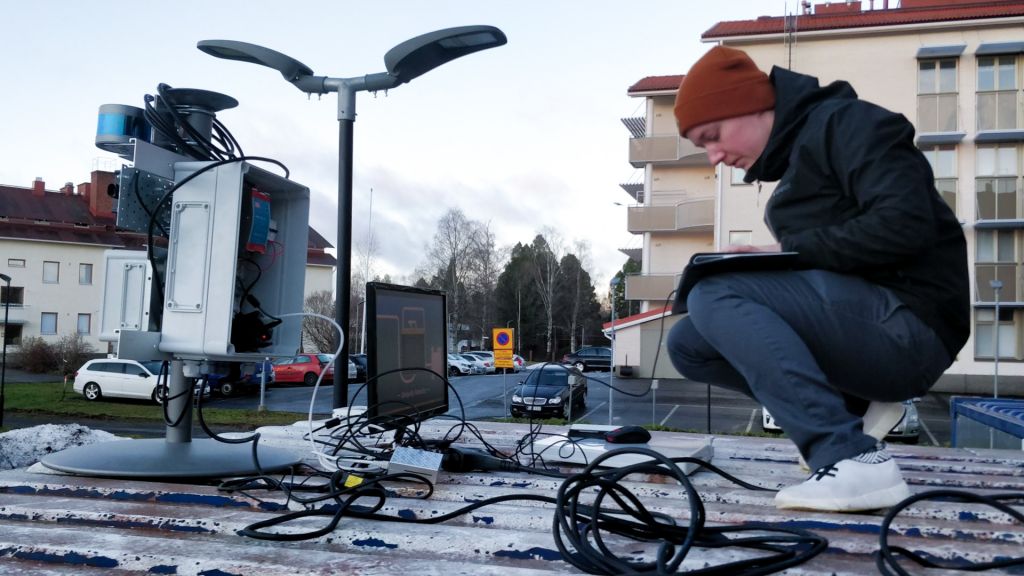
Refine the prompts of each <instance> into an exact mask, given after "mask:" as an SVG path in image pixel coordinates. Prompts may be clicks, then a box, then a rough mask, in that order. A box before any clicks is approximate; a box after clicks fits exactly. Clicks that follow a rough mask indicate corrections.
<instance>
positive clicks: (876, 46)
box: [616, 0, 1024, 393]
mask: <svg viewBox="0 0 1024 576" xmlns="http://www.w3.org/2000/svg"><path fill="white" fill-rule="evenodd" d="M890 4H892V7H890ZM878 5H880V6H878ZM752 16H756V17H754V18H752V19H750V20H742V21H729V22H719V23H718V24H716V25H715V26H713V27H712V28H711V29H709V30H708V31H706V32H705V33H704V34H703V35H702V40H703V41H705V42H707V43H708V47H710V46H711V45H713V44H722V45H727V46H732V47H735V48H739V49H742V50H744V51H746V52H747V53H748V54H749V55H750V56H751V57H752V58H753V59H754V61H755V62H757V64H758V66H759V67H760V68H762V69H763V70H769V69H770V68H771V67H772V66H779V67H783V68H789V69H792V70H794V71H797V72H802V73H805V74H810V75H813V76H817V77H818V78H819V79H820V80H821V82H822V84H827V83H829V82H832V81H834V80H846V81H848V82H850V83H851V84H852V85H853V87H854V88H855V89H856V90H857V92H858V93H859V95H860V96H861V98H863V99H865V100H869V101H872V102H875V103H877V104H880V105H881V106H884V107H886V108H889V109H891V110H894V111H897V112H900V113H902V114H903V115H904V116H906V117H907V118H908V119H910V120H911V122H913V123H914V125H915V127H916V129H917V135H916V141H917V145H918V147H919V148H920V149H921V150H922V151H924V153H925V155H926V156H927V157H928V159H929V160H930V162H931V164H932V168H933V171H934V174H935V184H936V188H937V189H938V190H939V193H940V194H941V195H942V197H943V198H944V199H945V200H946V201H947V202H948V203H949V205H950V206H951V207H952V208H953V209H954V211H955V212H956V214H957V216H958V218H959V219H960V221H961V222H962V223H963V226H964V232H965V234H966V236H967V241H968V249H969V252H970V254H969V256H970V266H971V281H972V295H971V298H972V302H973V306H972V314H973V330H972V334H971V337H970V339H969V340H968V342H967V344H966V346H965V347H964V348H963V350H962V351H961V352H960V354H959V355H958V357H957V359H956V361H955V362H954V364H953V366H952V367H950V369H949V370H948V371H947V374H946V376H945V377H944V378H943V380H942V381H941V382H940V389H945V390H948V391H955V392H961V391H963V392H991V391H992V387H993V383H994V376H995V374H996V372H995V371H996V369H997V366H998V374H999V376H1000V382H1001V383H1004V386H1005V387H1004V388H1002V391H1004V392H1005V393H1009V392H1010V391H1014V390H1015V391H1016V392H1017V393H1024V386H1022V385H1021V382H1024V185H1022V176H1024V96H1022V86H1024V1H1021V0H1003V1H991V0H989V1H983V0H902V1H901V2H896V1H895V0H894V1H892V2H889V1H886V2H870V3H862V2H831V3H824V4H818V5H816V6H811V5H810V3H809V2H805V3H803V8H802V11H801V13H799V14H795V15H782V16H760V15H752ZM682 78H683V76H653V77H647V78H643V79H641V80H640V81H638V82H637V83H635V84H634V85H633V86H631V87H630V88H629V90H628V93H629V95H630V96H633V97H637V98H644V99H645V101H646V113H645V116H644V117H642V118H630V119H625V120H624V123H625V124H626V125H627V127H628V128H629V130H630V135H631V140H630V158H629V160H630V162H631V163H632V164H633V166H636V167H637V168H642V169H643V170H644V178H643V184H642V187H641V186H639V185H624V186H623V187H624V188H625V189H626V190H627V192H628V193H630V194H631V195H632V196H633V197H634V199H635V200H636V201H637V205H636V206H634V207H632V208H631V209H630V220H629V229H630V232H632V233H634V234H642V235H643V243H642V255H641V262H642V273H641V274H639V275H636V276H632V277H628V278H627V281H626V298H628V299H632V300H640V301H642V306H641V309H642V310H643V312H642V313H641V314H640V315H639V316H637V317H630V318H625V319H623V320H622V321H621V322H617V323H616V330H617V331H618V332H619V336H618V340H617V342H618V346H617V350H616V356H617V358H616V361H617V362H618V363H625V364H631V365H635V366H636V368H635V370H634V372H635V373H637V374H638V375H641V376H650V375H651V374H652V368H653V360H654V358H655V355H656V353H657V352H658V349H657V342H658V340H657V339H656V336H657V335H658V334H660V332H661V331H662V329H666V330H667V329H668V327H669V326H671V324H672V323H673V321H674V319H673V318H671V317H668V318H664V319H662V316H663V315H664V312H663V308H664V306H665V301H664V300H665V297H666V295H667V294H668V293H669V291H670V290H671V289H672V288H673V287H674V286H675V285H676V283H677V281H678V274H679V272H680V270H681V267H682V266H683V265H684V264H685V262H686V261H687V260H688V258H689V256H690V255H691V254H692V253H694V252H697V251H701V250H715V249H719V248H721V247H723V246H726V245H728V244H741V243H751V244H767V243H771V242H773V239H772V237H771V235H770V233H769V232H768V229H767V227H766V226H765V225H764V222H763V202H764V201H765V199H767V197H768V196H769V195H770V194H771V192H772V189H773V188H774V183H767V182H766V183H763V184H758V183H754V184H744V183H743V173H742V170H740V169H733V168H729V167H725V166H720V167H716V168H711V167H708V166H707V159H706V157H705V156H704V155H703V154H702V153H701V152H700V151H699V150H697V149H694V148H692V147H690V145H689V143H688V142H687V141H686V140H684V139H682V138H679V137H678V135H677V134H676V131H675V124H674V118H673V116H672V104H673V100H674V95H675V89H676V88H677V87H678V86H679V83H680V82H681V81H682ZM993 281H997V282H993ZM996 287H998V293H997V290H996ZM662 323H664V326H662ZM997 347H998V358H997ZM626 354H629V357H630V358H629V359H628V360H627V358H626ZM664 354H665V353H664V349H663V344H662V349H661V352H660V358H659V359H658V365H657V368H656V372H654V374H655V375H657V376H661V377H671V376H673V375H675V376H678V375H677V374H675V372H674V370H672V369H671V366H670V364H669V362H668V359H667V358H666V357H665V355H664ZM633 359H635V361H634V360H633Z"/></svg>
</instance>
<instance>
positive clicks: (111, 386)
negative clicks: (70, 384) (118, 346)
mask: <svg viewBox="0 0 1024 576" xmlns="http://www.w3.org/2000/svg"><path fill="white" fill-rule="evenodd" d="M158 374H160V362H136V361H135V360H121V359H118V358H100V359H97V360H89V361H88V362H86V363H85V364H83V365H82V367H81V368H79V369H78V371H77V372H75V384H74V390H75V392H78V393H79V394H81V395H83V396H85V399H86V400H100V399H102V398H103V397H110V398H143V399H144V398H149V399H150V400H152V401H154V402H158V403H159V400H160V399H159V398H158V397H157V393H156V384H157V379H158V378H157V376H158Z"/></svg>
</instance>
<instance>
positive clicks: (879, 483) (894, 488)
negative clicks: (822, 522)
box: [775, 443, 910, 512]
mask: <svg viewBox="0 0 1024 576" xmlns="http://www.w3.org/2000/svg"><path fill="white" fill-rule="evenodd" d="M909 496H910V488H908V487H907V483H906V482H904V481H903V474H901V473H900V469H899V466H897V465H896V461H895V460H893V459H892V456H890V455H889V452H888V451H886V450H885V444H884V443H879V445H878V446H876V447H875V448H874V449H872V450H869V451H867V452H864V453H862V454H859V455H857V456H854V457H853V458H847V459H846V460H840V461H839V462H836V463H835V464H833V465H831V466H825V467H823V468H819V469H818V470H817V471H816V472H814V473H813V474H811V477H810V478H808V479H807V480H805V481H804V482H801V483H800V484H796V485H794V486H787V487H786V488H783V489H782V490H779V492H778V493H777V494H776V495H775V507H776V508H782V509H796V510H823V511H827V512H856V511H859V510H877V509H879V508H889V507H891V506H894V505H896V504H898V503H899V502H900V501H902V500H904V499H905V498H908V497H909Z"/></svg>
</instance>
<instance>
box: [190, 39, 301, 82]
mask: <svg viewBox="0 0 1024 576" xmlns="http://www.w3.org/2000/svg"><path fill="white" fill-rule="evenodd" d="M196 48H199V49H200V50H202V51H203V52H206V53H207V54H209V55H210V56H216V57H217V58H223V59H225V60H240V61H242V62H250V63H252V64H259V65H261V66H266V67H268V68H273V69H274V70H277V71H278V72H280V73H281V76H284V79H285V80H287V81H289V82H295V81H296V80H298V79H300V78H302V77H303V76H312V75H313V69H312V68H310V67H309V66H306V65H305V64H303V63H302V62H299V61H298V60H296V59H294V58H292V57H291V56H287V55H285V54H281V53H280V52H277V51H275V50H271V49H270V48H264V47H263V46H257V45H256V44H249V43H248V42H238V41H235V40H200V41H199V43H198V44H196Z"/></svg>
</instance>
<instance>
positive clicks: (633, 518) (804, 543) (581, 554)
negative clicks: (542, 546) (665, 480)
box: [552, 448, 828, 576]
mask: <svg viewBox="0 0 1024 576" xmlns="http://www.w3.org/2000/svg"><path fill="white" fill-rule="evenodd" d="M624 453H630V454H640V455H642V456H646V457H649V458H650V460H648V461H646V462H642V463H639V464H634V465H631V466H624V467H620V468H614V469H610V470H606V471H597V467H599V466H601V463H602V462H603V461H604V460H606V459H608V458H613V457H615V456H619V455H621V454H624ZM675 461H695V460H694V459H670V458H666V457H665V456H664V455H662V454H660V453H658V452H655V451H653V450H648V449H646V448H624V449H620V450H612V451H610V452H607V453H605V454H602V455H601V456H599V457H597V458H595V459H594V461H593V462H591V464H590V465H589V466H587V467H586V469H584V470H583V472H581V473H579V474H577V475H575V476H572V477H570V478H569V479H568V480H566V481H565V482H564V483H563V484H562V485H561V486H560V487H559V489H558V496H557V498H556V499H557V509H556V511H555V517H554V519H553V523H552V524H553V526H552V529H553V532H554V536H555V544H556V546H557V547H558V550H559V551H560V552H561V553H562V556H563V557H564V558H565V560H566V561H567V562H569V563H570V564H572V565H573V566H575V567H577V568H579V569H581V570H585V571H586V572H589V573H591V574H674V573H675V572H676V571H677V570H678V569H679V566H680V564H682V562H683V561H684V560H685V559H686V557H687V555H688V554H689V553H690V551H691V550H692V549H693V548H694V547H697V548H725V547H741V548H746V549H750V550H755V551H758V552H767V553H768V554H765V555H758V556H756V557H753V558H748V559H744V560H736V561H732V562H728V563H725V564H719V565H713V566H707V567H705V568H702V569H699V570H691V571H688V572H687V573H689V574H715V575H722V576H740V575H743V576H747V575H759V574H771V573H773V572H778V571H780V570H784V569H786V568H790V567H792V566H796V565H798V564H802V563H804V562H806V561H808V560H810V559H811V558H813V557H815V556H817V555H818V554H820V553H821V552H822V551H824V550H825V548H826V547H827V546H828V540H826V539H825V538H824V537H822V536H819V535H816V534H813V533H810V532H806V531H803V530H798V529H792V528H778V527H772V526H768V525H762V524H748V525H745V526H726V527H709V526H706V525H705V511H704V504H703V502H702V501H701V499H700V496H699V494H698V493H697V491H696V489H695V488H694V487H693V484H692V483H691V482H690V480H689V478H688V477H687V476H686V474H685V473H683V471H682V470H680V469H679V467H678V466H677V465H676V463H675ZM696 462H698V463H701V464H702V465H705V464H704V463H702V462H700V461H696ZM705 467H708V468H709V469H710V468H711V467H710V466H709V465H705ZM637 473H643V474H656V475H665V476H669V477H671V478H674V479H675V480H676V481H677V482H678V483H679V484H680V485H682V487H683V489H684V490H685V492H686V495H687V499H688V501H689V504H690V520H689V524H688V525H687V526H680V525H678V524H676V522H675V519H674V518H671V517H668V516H666V515H665V514H661V513H656V512H651V511H650V510H648V509H647V508H646V507H645V506H644V505H643V503H642V502H641V501H640V499H639V498H638V497H636V496H635V495H633V494H632V493H631V492H629V490H628V489H627V488H626V487H625V486H624V485H623V484H622V483H621V481H622V480H623V479H624V478H625V477H626V476H629V475H630V474H637ZM744 484H745V483H744ZM747 486H748V487H750V485H747ZM754 488H757V487H754ZM594 489H596V490H597V496H596V497H595V498H594V504H593V508H592V512H588V511H587V507H585V506H582V505H581V504H580V503H579V500H578V499H579V497H580V495H581V494H590V493H592V492H593V490H594ZM759 489H761V490H765V489H764V488H759ZM606 500H610V501H611V502H612V503H614V504H615V506H616V508H615V510H611V511H609V510H606V509H605V501H606ZM604 532H608V533H613V534H618V535H621V536H626V537H629V538H633V539H636V540H640V541H644V542H658V543H659V547H658V552H657V555H656V557H655V558H656V559H655V560H654V561H637V560H635V559H632V558H626V557H621V556H618V555H616V554H614V553H613V552H612V551H611V549H610V548H609V547H608V546H607V545H606V544H605V541H604V540H605V536H604V535H603V533H604ZM746 532H757V533H759V535H757V536H750V537H730V536H729V534H742V533H746ZM765 532H767V533H769V534H768V535H761V534H762V533H765ZM772 533H774V534H772ZM630 554H631V556H632V555H633V554H634V553H633V552H630Z"/></svg>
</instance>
